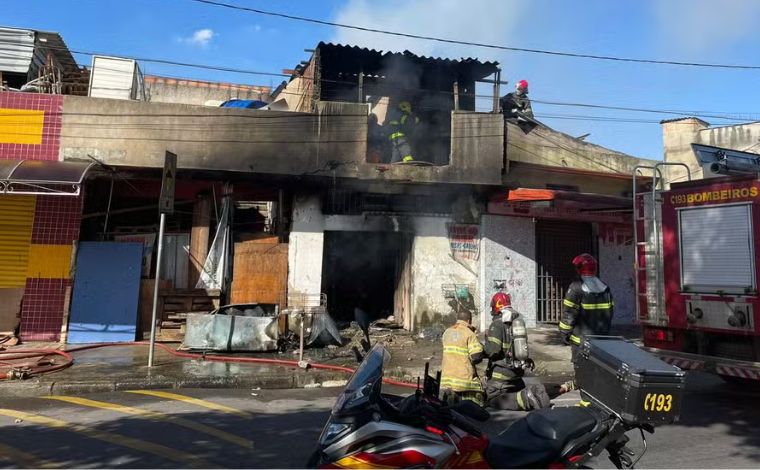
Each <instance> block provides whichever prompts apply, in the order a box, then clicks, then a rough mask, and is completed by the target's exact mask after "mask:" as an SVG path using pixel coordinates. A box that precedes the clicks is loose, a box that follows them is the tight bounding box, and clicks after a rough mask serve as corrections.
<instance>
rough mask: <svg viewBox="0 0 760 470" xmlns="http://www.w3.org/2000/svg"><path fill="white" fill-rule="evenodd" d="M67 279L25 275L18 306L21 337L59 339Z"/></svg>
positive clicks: (27, 339) (27, 338)
mask: <svg viewBox="0 0 760 470" xmlns="http://www.w3.org/2000/svg"><path fill="white" fill-rule="evenodd" d="M70 285H71V281H70V280H68V279H27V280H26V290H25V292H24V302H23V305H22V307H21V331H20V336H21V339H23V340H24V341H58V339H59V338H60V335H61V325H62V324H63V307H64V301H65V297H66V288H67V287H69V286H70Z"/></svg>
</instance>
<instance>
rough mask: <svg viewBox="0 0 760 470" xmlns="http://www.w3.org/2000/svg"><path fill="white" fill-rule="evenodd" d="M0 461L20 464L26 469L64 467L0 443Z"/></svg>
mask: <svg viewBox="0 0 760 470" xmlns="http://www.w3.org/2000/svg"><path fill="white" fill-rule="evenodd" d="M0 460H7V461H9V462H12V463H13V464H20V465H21V466H22V467H26V468H63V467H64V465H62V464H59V463H57V462H53V461H51V460H46V459H41V458H39V457H37V456H36V455H34V454H30V453H29V452H24V451H23V450H19V449H16V448H15V447H11V446H9V445H6V444H3V443H2V442H0Z"/></svg>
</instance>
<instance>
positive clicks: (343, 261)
mask: <svg viewBox="0 0 760 470" xmlns="http://www.w3.org/2000/svg"><path fill="white" fill-rule="evenodd" d="M406 238H407V237H405V236H404V234H402V233H398V232H349V231H326V232H325V241H324V258H323V261H322V292H324V293H325V294H327V309H328V312H330V315H331V316H332V317H333V319H334V320H335V321H336V322H338V323H347V322H350V321H352V320H353V319H354V308H356V307H360V308H362V309H363V310H365V311H366V312H367V313H369V314H370V316H371V318H372V319H373V320H375V319H378V318H387V317H388V316H389V315H394V314H395V313H396V312H397V310H398V308H399V306H401V307H403V305H404V303H405V302H403V297H404V294H406V295H408V289H404V288H405V286H406V284H407V283H408V278H409V276H408V275H407V274H405V273H406V271H407V270H408V269H405V268H407V267H408V265H409V264H410V263H408V262H407V259H406V258H407V256H406V253H408V252H407V250H406V249H404V247H405V245H406V244H405V239H406ZM409 269H410V268H409ZM397 287H400V288H401V289H397ZM398 290H403V292H404V294H401V295H399V294H398ZM396 321H397V322H399V323H402V321H403V319H402V318H396Z"/></svg>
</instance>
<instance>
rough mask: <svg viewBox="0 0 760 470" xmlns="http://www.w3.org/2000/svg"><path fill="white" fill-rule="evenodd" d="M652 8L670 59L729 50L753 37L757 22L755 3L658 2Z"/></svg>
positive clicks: (740, 0)
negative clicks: (669, 53)
mask: <svg viewBox="0 0 760 470" xmlns="http://www.w3.org/2000/svg"><path fill="white" fill-rule="evenodd" d="M652 5H653V6H652V8H653V9H654V16H655V19H656V21H657V25H658V28H659V30H660V35H661V36H662V38H663V40H664V41H663V43H664V44H666V45H668V47H669V48H670V49H671V50H672V53H673V55H674V57H676V56H677V54H687V55H689V56H695V55H697V56H698V55H699V54H703V53H706V52H707V53H709V52H716V51H719V50H721V49H723V50H725V49H730V48H731V47H732V46H734V45H736V44H737V43H738V42H740V41H742V40H744V39H746V38H747V37H749V36H750V35H753V34H754V33H755V31H756V30H757V24H758V23H759V22H760V2H758V1H757V0H725V1H722V2H716V1H714V0H667V1H664V0H661V1H656V2H653V4H652Z"/></svg>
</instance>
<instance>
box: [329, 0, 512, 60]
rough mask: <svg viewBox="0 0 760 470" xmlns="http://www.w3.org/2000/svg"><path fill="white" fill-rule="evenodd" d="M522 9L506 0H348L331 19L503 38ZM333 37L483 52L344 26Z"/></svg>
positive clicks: (428, 50)
mask: <svg viewBox="0 0 760 470" xmlns="http://www.w3.org/2000/svg"><path fill="white" fill-rule="evenodd" d="M522 3H525V2H522ZM522 12H523V6H522V4H521V3H518V2H514V1H506V0H470V1H468V2H462V1H461V0H416V1H415V0H387V1H385V2H376V1H372V2H371V1H369V0H348V2H347V3H346V4H345V6H343V8H342V9H340V10H339V11H338V13H337V15H336V17H335V21H336V22H338V23H344V24H352V25H357V26H364V27H369V28H375V29H382V30H389V31H397V32H401V33H411V34H417V35H423V36H438V37H445V38H452V39H459V40H464V41H472V42H485V43H495V44H503V43H505V42H508V40H509V39H510V33H511V32H512V31H513V29H514V27H515V25H516V24H517V22H518V21H519V20H520V17H521V13H522ZM333 41H334V42H338V43H343V44H352V45H357V46H362V47H369V48H373V49H380V50H385V51H397V52H401V51H404V50H410V51H412V52H414V53H416V54H419V55H427V56H444V57H450V58H457V57H475V56H478V55H480V56H482V55H483V52H484V51H483V49H473V48H472V47H467V46H459V45H455V44H443V43H436V42H433V41H424V40H419V39H412V38H404V37H398V36H388V35H383V34H377V33H368V32H363V31H356V30H350V29H345V28H338V30H337V32H336V35H335V37H334V38H333ZM483 58H484V59H486V58H485V57H483Z"/></svg>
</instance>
